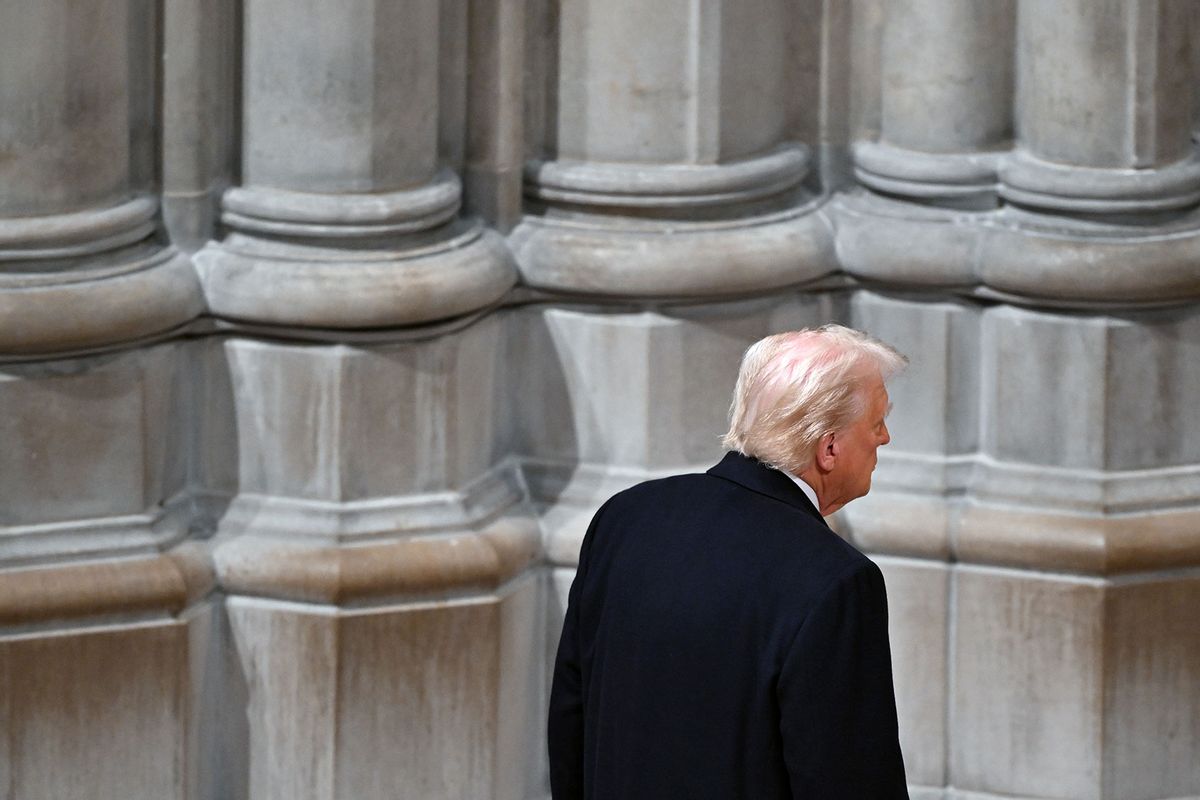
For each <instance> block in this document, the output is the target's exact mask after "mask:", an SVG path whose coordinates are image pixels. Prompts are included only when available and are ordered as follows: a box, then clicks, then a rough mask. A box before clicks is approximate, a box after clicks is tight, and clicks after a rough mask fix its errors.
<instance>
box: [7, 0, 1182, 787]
mask: <svg viewBox="0 0 1200 800" xmlns="http://www.w3.org/2000/svg"><path fill="white" fill-rule="evenodd" d="M1197 25H1200V10H1198V8H1197V4H1195V3H1192V2H1189V0H1104V2H1097V0H1054V2H1048V1H1047V0H846V1H845V2H842V1H841V0H656V2H654V3H645V2H633V0H460V1H452V0H443V2H440V3H439V2H437V1H436V0H406V1H405V2H385V0H343V1H342V2H337V3H324V2H317V0H240V1H239V0H166V1H165V2H162V3H157V2H152V1H151V0H98V1H93V2H89V3H81V2H76V1H75V0H40V2H38V3H9V4H6V5H4V6H2V7H0V796H2V797H4V798H13V800H18V799H20V800H26V799H27V798H28V799H32V798H39V799H40V798H63V797H96V798H100V797H120V798H130V799H131V800H133V799H138V800H140V799H141V798H146V799H147V800H149V799H150V798H154V800H165V799H166V798H172V799H178V800H184V799H185V798H186V800H208V799H209V798H213V799H215V798H233V799H235V800H236V799H237V798H253V800H265V799H266V798H278V799H279V800H303V799H305V798H313V799H314V800H318V799H320V800H335V799H336V800H351V799H352V798H353V800H374V799H376V798H378V799H379V800H382V799H383V798H394V797H414V798H497V799H499V798H513V799H514V800H532V799H533V798H540V797H545V796H546V795H547V794H548V788H547V779H546V766H545V756H544V741H543V718H544V706H545V696H546V690H547V680H548V677H547V666H548V662H549V660H550V657H551V653H552V650H553V647H554V645H555V643H556V639H557V634H558V627H559V625H560V624H561V615H562V611H563V602H564V598H565V593H566V588H567V587H568V585H569V583H570V580H571V577H572V574H573V569H574V563H575V560H576V555H577V553H578V548H579V544H580V539H581V537H582V534H583V530H584V528H585V526H586V524H587V522H588V520H589V518H590V515H591V513H592V512H593V511H594V509H595V508H596V507H597V506H598V505H599V504H600V503H601V502H602V501H603V500H604V499H606V498H607V497H608V496H609V495H611V494H612V493H613V492H615V491H617V490H619V489H621V488H623V487H625V486H628V485H630V484H631V483H633V482H636V481H638V480H642V479H645V478H647V477H652V476H657V475H662V474H669V473H673V472H678V471H682V470H699V469H704V468H706V467H707V466H708V465H710V464H711V463H712V462H714V461H715V460H716V459H717V458H718V456H719V452H720V447H719V441H718V440H719V435H720V434H721V432H722V431H723V430H724V424H725V413H726V409H727V406H728V398H729V395H730V391H731V389H732V386H733V380H734V373H735V370H736V365H737V360H738V358H739V356H740V354H741V352H742V350H743V349H744V348H745V347H746V346H747V345H748V344H749V343H751V342H752V341H754V340H755V339H757V338H759V337H761V336H763V335H765V334H767V333H769V332H772V331H778V330H786V329H791V328H796V327H802V326H808V325H815V324H820V323H822V322H826V321H830V320H838V321H842V322H846V323H848V324H851V325H855V326H857V327H861V328H864V329H866V330H869V331H872V332H874V333H876V334H877V335H879V336H881V337H883V338H885V339H887V340H888V341H890V342H892V343H894V344H895V345H896V346H897V347H899V348H900V349H901V350H903V351H904V352H906V353H908V354H909V355H910V357H911V359H912V364H911V367H910V369H909V370H908V371H907V372H906V373H905V374H904V375H902V376H901V377H899V378H898V379H896V381H895V382H894V385H893V387H892V395H893V400H894V403H895V411H894V414H893V417H892V420H891V424H890V427H891V429H892V432H893V436H894V439H893V442H892V444H891V445H890V446H889V447H888V448H885V450H883V451H881V454H880V465H879V469H878V471H877V472H876V478H875V488H874V490H873V492H872V494H871V495H869V496H868V497H867V498H864V499H863V500H860V501H858V502H856V503H854V504H852V505H850V506H849V507H847V508H846V509H845V510H844V511H843V512H841V513H840V514H839V515H838V517H837V518H836V524H837V526H838V528H839V530H840V531H842V532H843V533H844V534H845V535H846V536H848V537H850V538H851V539H852V540H853V541H855V542H856V543H857V544H858V545H859V546H860V547H862V548H863V549H864V550H866V551H868V552H870V553H871V554H872V555H873V556H874V557H875V558H876V560H877V561H878V562H879V563H880V565H881V566H882V567H883V569H884V573H885V575H886V578H887V581H888V587H889V598H890V602H891V622H892V643H893V650H894V658H895V673H896V675H895V677H896V688H897V693H898V702H899V706H900V708H899V711H900V722H901V729H902V740H903V741H902V744H903V747H904V751H905V758H906V763H907V767H908V775H909V779H910V782H911V784H912V789H913V796H914V797H916V798H925V799H928V798H946V800H987V798H999V797H1005V798H1011V797H1016V798H1029V799H1030V800H1032V799H1033V798H1042V799H1045V798H1063V799H1064V800H1066V799H1067V798H1080V799H1082V800H1167V799H1169V798H1185V797H1193V796H1197V795H1200V722H1198V720H1200V625H1197V624H1196V623H1195V616H1196V614H1197V612H1200V569H1197V567H1200V403H1198V401H1197V400H1196V398H1197V397H1200V210H1197V209H1198V207H1200V159H1198V157H1197V152H1196V146H1195V142H1194V136H1195V129H1196V122H1197V112H1198V111H1200V109H1198V108H1197V104H1196V97H1195V95H1196V89H1195V87H1196V86H1198V85H1200V81H1198V80H1197V79H1198V78H1200V48H1195V47H1194V46H1193V41H1194V40H1195V38H1196V36H1195V31H1196V26H1197ZM663 580H670V575H664V576H663Z"/></svg>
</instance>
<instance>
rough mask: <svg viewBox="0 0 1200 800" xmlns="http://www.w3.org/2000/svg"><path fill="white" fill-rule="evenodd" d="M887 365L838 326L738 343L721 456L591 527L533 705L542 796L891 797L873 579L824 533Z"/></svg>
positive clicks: (893, 756)
mask: <svg viewBox="0 0 1200 800" xmlns="http://www.w3.org/2000/svg"><path fill="white" fill-rule="evenodd" d="M904 363H905V359H904V357H903V356H901V355H900V354H899V353H897V352H896V351H895V350H893V349H892V348H890V347H888V346H887V345H885V344H883V343H882V342H879V341H877V340H875V339H872V338H870V337H869V336H867V335H866V334H863V333H859V332H857V331H853V330H850V329H847V328H843V327H840V326H834V325H830V326H826V327H824V328H821V329H819V330H803V331H798V332H793V333H784V334H779V335H777V336H769V337H767V338H766V339H763V340H762V341H760V342H758V343H756V344H754V345H753V346H752V347H750V349H749V350H747V351H746V355H745V357H744V358H743V360H742V366H741V370H740V373H739V375H738V381H737V388H736V390H735V396H734V402H733V407H732V410H731V417H732V419H731V422H730V428H729V432H728V433H727V434H726V436H725V444H726V446H727V447H729V448H731V450H732V452H730V453H728V454H726V456H725V458H724V460H722V461H721V462H720V463H719V464H718V465H717V466H715V467H713V468H712V469H710V470H709V471H708V472H707V473H706V474H704V475H681V476H676V477H672V478H666V479H663V480H658V481H650V482H647V483H643V484H640V485H638V486H635V487H633V488H632V489H629V490H626V491H624V492H621V493H620V494H618V495H616V496H615V497H613V498H612V499H611V500H609V501H608V502H607V503H606V504H605V505H604V506H603V507H602V508H601V509H600V510H599V511H598V512H597V513H596V516H595V518H594V519H593V520H592V524H591V527H590V528H589V529H588V532H587V535H586V536H585V537H584V540H583V547H582V549H581V551H580V555H579V570H578V572H577V574H576V577H575V581H574V583H573V584H572V586H571V591H570V597H569V604H568V608H567V614H566V620H565V622H564V624H563V632H562V639H561V640H560V643H559V648H558V657H557V659H556V662H555V666H554V685H553V688H552V690H551V694H550V724H549V745H550V784H551V789H552V792H553V796H554V798H555V800H566V798H582V797H586V798H596V800H608V798H613V799H617V798H619V799H620V800H636V799H637V798H654V799H655V800H674V799H675V798H680V799H681V800H682V799H684V798H689V799H690V798H746V800H761V799H763V798H812V800H836V799H837V798H847V800H874V798H887V799H888V800H891V799H892V798H907V797H908V794H907V791H906V789H905V777H904V765H903V762H902V760H901V756H900V747H899V743H898V738H897V731H896V704H895V696H894V693H893V689H892V670H891V655H890V651H889V647H888V636H887V601H886V597H885V593H884V584H883V577H882V575H881V573H880V571H879V568H878V567H876V566H875V564H874V563H872V562H871V561H870V560H868V559H867V558H866V557H865V556H864V555H862V554H861V553H859V552H858V551H857V550H855V549H854V548H853V547H852V546H851V545H849V544H848V543H846V542H845V541H844V540H842V539H841V538H839V537H838V536H837V535H836V534H834V533H833V532H832V531H831V530H830V529H829V528H828V526H826V524H825V521H824V519H823V515H827V514H830V513H832V512H834V511H836V510H837V509H838V508H841V507H842V506H843V505H845V504H846V503H848V502H849V501H851V500H853V499H854V498H856V497H861V496H862V495H864V494H866V493H867V490H868V489H870V486H871V472H872V470H873V469H874V468H875V451H876V448H878V447H879V446H880V445H883V444H887V443H888V441H889V435H888V430H887V424H886V422H885V421H884V417H885V416H886V414H887V412H888V409H889V406H888V396H887V389H886V388H885V386H884V381H885V380H886V379H887V378H888V377H890V376H891V375H892V374H894V373H895V372H896V371H898V370H899V369H900V368H901V367H902V366H903V365H904Z"/></svg>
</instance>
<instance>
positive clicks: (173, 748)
mask: <svg viewBox="0 0 1200 800" xmlns="http://www.w3.org/2000/svg"><path fill="white" fill-rule="evenodd" d="M157 21H158V17H157V14H156V4H154V3H151V2H144V1H143V0H98V2H86V3H81V2H75V0H47V2H38V3H6V4H4V5H3V6H0V76H2V77H0V109H2V111H0V498H3V499H0V571H2V574H3V578H0V785H3V786H4V787H5V793H6V794H7V795H9V796H13V797H72V796H75V797H82V796H106V797H158V798H164V799H166V798H171V799H172V800H185V798H188V797H196V796H200V795H201V794H205V793H207V791H208V787H207V786H206V785H205V783H204V781H205V778H203V777H202V776H201V775H200V768H199V766H198V761H199V760H200V759H201V758H202V757H203V756H202V753H203V752H205V751H206V748H205V747H204V746H203V744H202V741H203V740H204V739H205V736H206V735H207V734H206V733H205V732H204V731H202V730H201V728H202V727H203V725H202V720H203V719H204V718H205V716H206V712H205V711H203V710H202V709H203V708H204V706H203V705H202V704H200V703H198V702H195V700H196V698H197V697H198V696H199V695H200V694H201V693H203V692H204V691H205V689H206V687H207V686H208V681H209V678H210V677H211V673H210V672H209V671H207V670H206V669H205V668H204V664H205V662H206V656H207V655H208V654H210V653H211V652H212V649H211V648H212V647H214V646H215V637H214V636H213V635H212V631H213V623H214V618H215V613H214V610H215V609H214V604H213V603H212V602H211V600H210V599H209V594H210V592H211V590H212V587H213V577H212V575H211V570H210V569H209V568H208V566H207V563H206V562H207V559H206V556H205V554H204V553H203V551H202V550H200V549H198V548H195V547H193V546H190V545H187V544H182V545H181V544H180V543H181V540H183V539H184V538H185V537H186V536H187V532H188V518H187V515H188V508H189V505H188V501H187V498H186V494H185V485H186V471H185V466H184V463H185V447H186V445H185V441H186V436H185V435H184V433H183V431H184V428H185V426H186V422H185V421H184V417H185V412H184V406H185V400H184V397H185V394H186V393H184V392H182V391H181V390H180V387H181V384H182V381H183V379H184V378H183V376H184V374H185V371H186V370H185V369H184V367H183V364H184V362H185V358H186V356H185V353H184V351H185V350H186V346H185V345H183V344H180V343H178V342H159V343H156V344H154V345H153V346H146V347H142V348H129V347H128V345H130V344H131V343H133V342H137V341H140V340H145V339H149V338H155V339H157V338H159V337H162V336H164V335H166V334H167V333H168V332H170V331H172V330H174V329H176V328H178V327H179V326H181V325H182V324H184V323H187V322H188V321H190V320H191V319H192V318H193V317H195V316H196V315H197V314H199V313H200V311H201V310H202V307H203V304H202V299H201V294H200V288H199V284H198V282H197V281H196V278H195V274H194V272H193V270H192V266H191V264H190V262H189V261H188V260H187V258H186V257H185V256H183V255H181V254H180V253H179V252H177V251H176V250H175V249H174V248H173V247H170V246H166V245H165V244H164V243H163V238H162V236H161V230H160V226H159V222H158V220H159V211H160V209H159V203H158V200H157V197H156V194H155V192H156V189H157V178H156V173H157V166H156V163H155V155H156V139H157V136H158V133H159V127H158V123H157V119H158V111H159V109H158V103H157V99H156V98H157V95H158V86H157V85H156V78H155V76H156V72H157V70H156V64H157V62H158V59H159V57H160V56H161V52H160V51H159V50H158V47H157V37H156V33H155V31H156V26H157ZM93 350H102V351H105V352H102V353H99V354H92V355H86V356H85V355H83V353H82V351H93ZM17 362H22V363H17Z"/></svg>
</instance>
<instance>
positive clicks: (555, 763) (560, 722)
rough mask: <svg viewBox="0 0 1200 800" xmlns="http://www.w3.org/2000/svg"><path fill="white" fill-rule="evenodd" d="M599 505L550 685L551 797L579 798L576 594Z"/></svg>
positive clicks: (579, 683)
mask: <svg viewBox="0 0 1200 800" xmlns="http://www.w3.org/2000/svg"><path fill="white" fill-rule="evenodd" d="M603 512H604V509H603V508H601V509H600V511H597V512H596V516H595V517H594V518H593V519H592V523H591V525H590V526H589V527H588V530H587V533H586V534H585V535H584V537H583V544H582V546H581V547H580V551H579V566H578V568H577V569H576V571H575V579H574V580H573V581H572V582H571V590H570V592H569V593H568V595H567V613H566V617H565V618H564V619H563V629H562V636H561V637H560V638H559V640H558V654H557V656H556V657H555V659H554V676H553V682H552V683H551V686H550V703H549V706H550V708H549V721H548V724H547V731H546V732H547V745H548V750H549V755H550V796H551V797H552V798H553V800H582V798H583V787H584V782H583V666H582V661H581V652H580V641H579V596H580V593H581V592H582V585H583V581H584V576H585V574H586V571H587V556H588V553H589V552H590V550H591V542H592V538H593V536H594V535H595V532H596V527H597V525H598V524H599V520H600V515H601V514H602V513H603Z"/></svg>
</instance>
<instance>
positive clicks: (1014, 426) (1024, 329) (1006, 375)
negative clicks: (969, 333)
mask: <svg viewBox="0 0 1200 800" xmlns="http://www.w3.org/2000/svg"><path fill="white" fill-rule="evenodd" d="M1109 328H1110V325H1109V322H1108V320H1107V319H1106V318H1104V317H1079V316H1076V315H1068V314H1056V313H1047V312H1037V311H1026V310H1024V309H1019V308H1014V307H1010V306H996V307H994V308H990V309H988V310H986V311H985V312H984V314H983V320H982V341H981V348H982V353H981V372H982V379H983V380H982V386H981V394H982V397H981V401H980V402H981V406H982V409H981V414H982V417H983V419H982V431H983V440H982V442H981V449H982V450H983V452H984V453H986V454H987V455H989V456H991V457H992V458H995V459H997V460H999V461H1018V462H1024V463H1028V464H1039V465H1045V466H1050V467H1061V468H1068V469H1071V468H1074V469H1091V470H1097V469H1102V468H1103V467H1104V466H1105V460H1106V458H1105V455H1106V450H1107V448H1106V446H1105V438H1106V437H1105V432H1106V431H1107V430H1108V428H1109V425H1110V422H1109V418H1108V413H1107V412H1108V405H1107V404H1108V400H1107V397H1106V394H1105V392H1106V389H1107V372H1108V364H1109Z"/></svg>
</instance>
